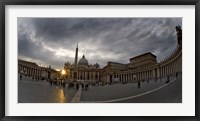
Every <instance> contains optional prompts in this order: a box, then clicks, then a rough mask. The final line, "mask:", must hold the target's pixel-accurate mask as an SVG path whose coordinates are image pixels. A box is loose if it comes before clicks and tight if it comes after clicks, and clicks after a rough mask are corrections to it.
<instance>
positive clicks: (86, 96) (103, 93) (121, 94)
mask: <svg viewBox="0 0 200 121" xmlns="http://www.w3.org/2000/svg"><path fill="white" fill-rule="evenodd" d="M173 79H175V77H171V78H170V80H173ZM163 85H166V78H164V79H162V80H157V81H155V80H150V81H149V83H148V82H147V81H144V82H142V83H141V86H140V88H138V84H137V83H128V84H124V85H122V84H116V85H114V86H113V85H106V86H103V87H102V86H99V87H91V86H90V87H89V90H87V91H84V90H83V91H82V95H81V99H80V100H81V102H109V100H117V99H121V98H126V97H130V96H135V95H138V94H142V93H145V92H148V91H151V90H153V89H156V88H159V87H161V86H163ZM179 85H180V86H181V87H182V84H179ZM180 86H178V87H179V88H178V89H179V90H181V89H182V88H180ZM173 88H176V87H173ZM170 90H171V89H170ZM169 92H170V91H169ZM179 92H180V91H179ZM179 92H177V93H179ZM164 93H165V92H163V94H164ZM173 93H176V92H173ZM160 95H162V94H161V93H160ZM171 95H174V94H171ZM179 95H180V96H181V95H182V94H179ZM143 97H145V95H144V96H143ZM156 99H158V98H156ZM132 101H133V100H129V101H118V102H132ZM137 102H139V101H137ZM143 102H144V101H143ZM146 102H148V98H147V100H146ZM150 102H151V101H150ZM156 102H159V100H158V101H156ZM161 102H162V101H161Z"/></svg>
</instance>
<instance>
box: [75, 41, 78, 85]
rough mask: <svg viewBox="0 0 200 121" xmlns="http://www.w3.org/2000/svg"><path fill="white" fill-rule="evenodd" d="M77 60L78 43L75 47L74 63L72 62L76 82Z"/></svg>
mask: <svg viewBox="0 0 200 121" xmlns="http://www.w3.org/2000/svg"><path fill="white" fill-rule="evenodd" d="M77 60H78V43H77V47H76V54H75V63H74V82H77V74H78V71H77Z"/></svg>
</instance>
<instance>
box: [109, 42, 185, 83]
mask: <svg viewBox="0 0 200 121" xmlns="http://www.w3.org/2000/svg"><path fill="white" fill-rule="evenodd" d="M179 72H182V48H181V47H180V46H178V48H177V49H176V52H175V53H174V54H172V55H171V56H169V57H168V58H166V61H163V62H160V63H157V64H155V65H153V66H151V67H148V68H146V69H139V70H131V71H130V70H129V71H128V70H127V71H119V72H115V73H118V74H114V73H112V72H111V73H108V75H107V80H108V81H111V82H112V81H113V78H118V79H119V81H120V82H135V81H142V80H150V79H158V78H164V77H167V76H171V75H176V74H177V73H179ZM111 77H112V78H111Z"/></svg>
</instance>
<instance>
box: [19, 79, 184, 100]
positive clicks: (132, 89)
mask: <svg viewBox="0 0 200 121" xmlns="http://www.w3.org/2000/svg"><path fill="white" fill-rule="evenodd" d="M173 79H175V77H170V80H173ZM176 82H179V83H175V84H174V83H172V84H171V83H170V84H169V85H167V86H166V87H164V88H163V89H160V90H158V91H155V92H152V93H150V94H147V95H144V96H140V97H137V98H134V99H127V100H122V101H114V102H119V103H124V102H125V103H131V102H136V103H138V102H141V103H142V102H181V101H182V79H181V78H180V79H179V81H176ZM163 85H166V78H164V79H162V80H160V79H158V80H157V81H156V80H149V81H144V82H141V84H140V88H138V84H137V83H127V84H121V83H119V84H113V85H105V86H89V88H88V90H81V91H80V90H79V91H77V92H76V90H75V89H73V88H71V89H69V88H68V87H67V86H66V87H65V88H63V87H62V86H56V85H52V86H51V85H50V83H48V82H44V81H33V80H32V79H30V78H28V77H24V78H23V80H22V81H18V102H19V103H67V102H71V101H72V99H76V95H78V92H79V95H78V96H79V98H77V99H78V102H98V101H101V102H104V101H105V102H106V101H108V100H116V99H122V98H126V97H130V96H135V95H138V94H143V93H146V92H148V91H151V90H153V89H156V88H159V87H161V86H163ZM169 90H170V91H169ZM164 97H165V98H164ZM167 97H168V98H167ZM161 98H162V99H161ZM72 102H74V101H72Z"/></svg>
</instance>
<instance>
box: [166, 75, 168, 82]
mask: <svg viewBox="0 0 200 121" xmlns="http://www.w3.org/2000/svg"><path fill="white" fill-rule="evenodd" d="M166 83H169V75H168V76H167V81H166Z"/></svg>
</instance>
